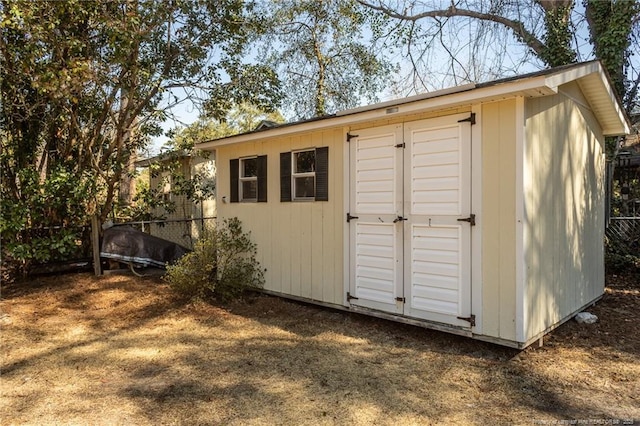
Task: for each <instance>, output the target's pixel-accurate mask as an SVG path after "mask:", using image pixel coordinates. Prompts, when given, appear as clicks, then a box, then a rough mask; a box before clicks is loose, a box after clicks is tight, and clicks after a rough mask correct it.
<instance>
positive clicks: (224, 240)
mask: <svg viewBox="0 0 640 426" xmlns="http://www.w3.org/2000/svg"><path fill="white" fill-rule="evenodd" d="M256 252H257V248H256V244H255V243H253V242H252V241H251V238H250V234H249V233H246V232H243V231H242V224H241V222H240V220H238V218H231V219H225V220H224V222H223V223H222V225H221V226H220V227H218V228H217V229H214V230H206V231H205V232H204V235H203V237H202V238H201V239H200V240H198V241H197V242H196V244H195V245H194V249H193V251H192V252H191V253H188V254H186V255H185V256H183V257H182V258H181V259H180V260H178V262H176V263H175V264H174V265H172V266H169V267H167V274H166V275H165V280H166V281H167V282H168V283H169V285H170V286H171V288H173V289H174V290H175V291H176V292H178V293H180V294H182V295H184V296H187V297H191V298H208V297H216V298H218V299H220V300H222V301H228V300H231V299H235V298H238V297H240V296H242V293H243V292H244V291H245V290H247V289H252V288H261V287H262V286H263V285H264V272H265V270H264V269H263V268H261V267H260V263H259V262H258V261H257V260H256Z"/></svg>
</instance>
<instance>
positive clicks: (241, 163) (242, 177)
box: [238, 156, 258, 203]
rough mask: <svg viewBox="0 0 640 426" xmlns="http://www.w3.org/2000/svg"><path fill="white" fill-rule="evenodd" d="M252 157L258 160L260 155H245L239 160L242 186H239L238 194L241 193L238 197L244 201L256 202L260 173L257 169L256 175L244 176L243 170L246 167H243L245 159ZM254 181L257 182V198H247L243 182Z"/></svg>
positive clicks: (239, 179)
mask: <svg viewBox="0 0 640 426" xmlns="http://www.w3.org/2000/svg"><path fill="white" fill-rule="evenodd" d="M251 159H255V160H256V161H258V156H253V157H243V158H240V159H239V160H240V161H238V167H239V168H240V170H238V185H239V186H240V187H239V188H238V195H239V196H238V198H239V201H240V202H244V203H256V202H258V173H257V171H256V176H247V177H245V176H242V171H243V169H244V168H243V167H242V166H243V162H244V161H245V160H251ZM252 181H255V182H256V196H255V198H245V196H244V191H243V190H242V189H243V186H242V184H243V183H244V182H252Z"/></svg>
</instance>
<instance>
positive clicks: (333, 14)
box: [260, 0, 393, 119]
mask: <svg viewBox="0 0 640 426" xmlns="http://www.w3.org/2000/svg"><path fill="white" fill-rule="evenodd" d="M260 13H261V15H262V16H264V20H265V27H266V31H265V33H264V35H263V36H262V42H263V43H264V44H263V46H264V47H265V49H264V51H263V52H262V57H264V58H265V61H266V62H267V63H269V64H271V65H272V67H273V68H274V69H277V70H278V72H279V75H280V78H281V79H282V82H283V86H284V96H285V102H284V103H283V107H284V109H285V113H287V114H288V115H290V116H293V117H294V118H298V119H300V118H309V117H314V116H322V115H325V114H330V113H334V112H336V111H337V110H340V109H347V108H351V107H354V106H357V105H360V104H361V103H362V101H363V100H368V101H375V100H376V99H377V96H378V94H379V92H380V91H381V90H382V89H383V88H384V84H385V81H386V79H388V78H389V77H390V75H391V72H392V71H393V67H392V66H391V64H390V62H389V61H388V60H387V59H385V57H384V56H383V55H381V54H380V52H379V51H378V50H376V43H375V41H376V39H377V38H378V37H379V34H378V30H379V28H380V26H381V25H382V23H383V21H384V19H385V18H384V17H383V16H381V15H379V14H375V13H371V11H370V10H368V9H366V8H364V7H362V6H361V5H360V4H358V3H357V2H356V1H355V0H272V1H268V2H265V3H263V4H262V9H260Z"/></svg>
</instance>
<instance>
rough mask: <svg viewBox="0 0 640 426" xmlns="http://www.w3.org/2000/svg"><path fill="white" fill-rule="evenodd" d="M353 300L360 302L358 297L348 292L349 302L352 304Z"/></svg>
mask: <svg viewBox="0 0 640 426" xmlns="http://www.w3.org/2000/svg"><path fill="white" fill-rule="evenodd" d="M353 299H355V300H358V298H357V297H355V296H352V295H351V293H349V292H347V302H350V301H351V300H353Z"/></svg>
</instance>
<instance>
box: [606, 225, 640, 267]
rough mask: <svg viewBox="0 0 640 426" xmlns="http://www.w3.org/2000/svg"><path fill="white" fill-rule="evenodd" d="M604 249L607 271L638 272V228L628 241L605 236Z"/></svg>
mask: <svg viewBox="0 0 640 426" xmlns="http://www.w3.org/2000/svg"><path fill="white" fill-rule="evenodd" d="M604 250H605V251H604V263H605V267H606V268H607V273H620V272H623V271H626V272H633V271H638V272H640V229H638V230H636V231H635V232H634V233H633V234H632V235H630V237H629V239H628V241H621V240H620V239H614V238H608V237H607V238H606V239H605V246H604Z"/></svg>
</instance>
